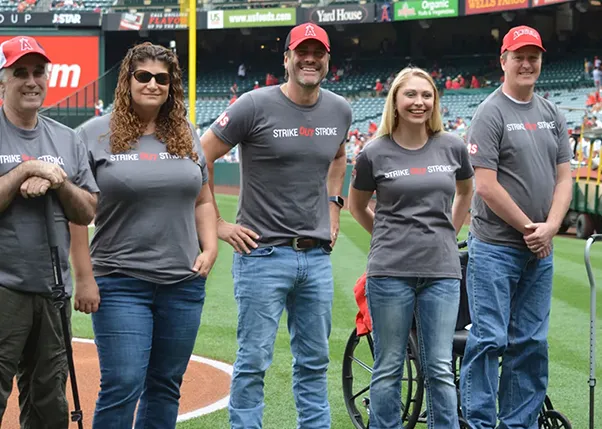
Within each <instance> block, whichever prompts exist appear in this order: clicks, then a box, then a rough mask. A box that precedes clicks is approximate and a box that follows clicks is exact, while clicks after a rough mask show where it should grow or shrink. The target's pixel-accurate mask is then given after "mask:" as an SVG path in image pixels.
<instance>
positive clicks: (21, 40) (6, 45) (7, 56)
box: [0, 36, 51, 69]
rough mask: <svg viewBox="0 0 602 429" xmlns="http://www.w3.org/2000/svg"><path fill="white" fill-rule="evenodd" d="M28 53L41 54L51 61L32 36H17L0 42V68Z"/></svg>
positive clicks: (8, 65)
mask: <svg viewBox="0 0 602 429" xmlns="http://www.w3.org/2000/svg"><path fill="white" fill-rule="evenodd" d="M29 54H37V55H40V56H42V57H43V58H44V59H45V60H46V61H47V62H51V61H50V58H49V57H48V55H47V54H46V51H45V50H44V48H42V46H41V45H40V44H39V43H38V42H37V41H36V39H34V38H33V37H28V36H17V37H13V38H12V39H9V40H7V41H5V42H2V44H0V69H2V68H6V67H10V66H12V65H13V64H14V63H16V62H17V61H18V60H19V59H21V58H22V57H24V56H25V55H29Z"/></svg>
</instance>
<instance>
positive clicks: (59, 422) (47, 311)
mask: <svg viewBox="0 0 602 429" xmlns="http://www.w3.org/2000/svg"><path fill="white" fill-rule="evenodd" d="M66 308H67V316H68V317H69V318H70V317H71V305H70V302H67V303H66ZM68 372H69V371H68V367H67V355H66V353H65V343H64V340H63V331H62V327H61V318H60V312H59V310H57V309H56V308H55V307H54V306H53V304H52V300H51V299H49V298H45V297H43V296H41V295H35V294H30V293H21V292H17V291H14V290H11V289H7V288H4V287H1V286H0V426H1V424H2V416H3V415H4V411H5V409H6V402H7V400H8V396H9V395H10V392H11V389H12V384H13V379H14V377H15V375H16V376H17V386H18V388H19V405H20V408H21V417H20V420H21V428H22V429H67V427H68V426H69V410H68V408H69V406H68V404H67V397H66V384H67V375H68Z"/></svg>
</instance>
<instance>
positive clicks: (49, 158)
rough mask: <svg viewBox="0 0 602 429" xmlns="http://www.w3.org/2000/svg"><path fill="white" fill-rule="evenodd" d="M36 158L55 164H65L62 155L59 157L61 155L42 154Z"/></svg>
mask: <svg viewBox="0 0 602 429" xmlns="http://www.w3.org/2000/svg"><path fill="white" fill-rule="evenodd" d="M38 159H39V160H40V161H44V162H50V163H52V164H56V165H65V162H64V161H63V157H61V156H52V155H42V156H40V157H38Z"/></svg>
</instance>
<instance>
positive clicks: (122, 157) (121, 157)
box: [110, 153, 139, 161]
mask: <svg viewBox="0 0 602 429" xmlns="http://www.w3.org/2000/svg"><path fill="white" fill-rule="evenodd" d="M138 159H139V158H138V154H137V153H126V154H121V153H119V154H117V155H111V157H110V160H111V161H138Z"/></svg>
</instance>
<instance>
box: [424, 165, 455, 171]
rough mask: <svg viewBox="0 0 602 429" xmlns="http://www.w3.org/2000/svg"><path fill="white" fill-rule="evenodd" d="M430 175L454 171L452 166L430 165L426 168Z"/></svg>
mask: <svg viewBox="0 0 602 429" xmlns="http://www.w3.org/2000/svg"><path fill="white" fill-rule="evenodd" d="M426 171H427V172H428V173H451V172H453V171H454V169H453V168H452V166H451V165H429V166H428V167H426Z"/></svg>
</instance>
